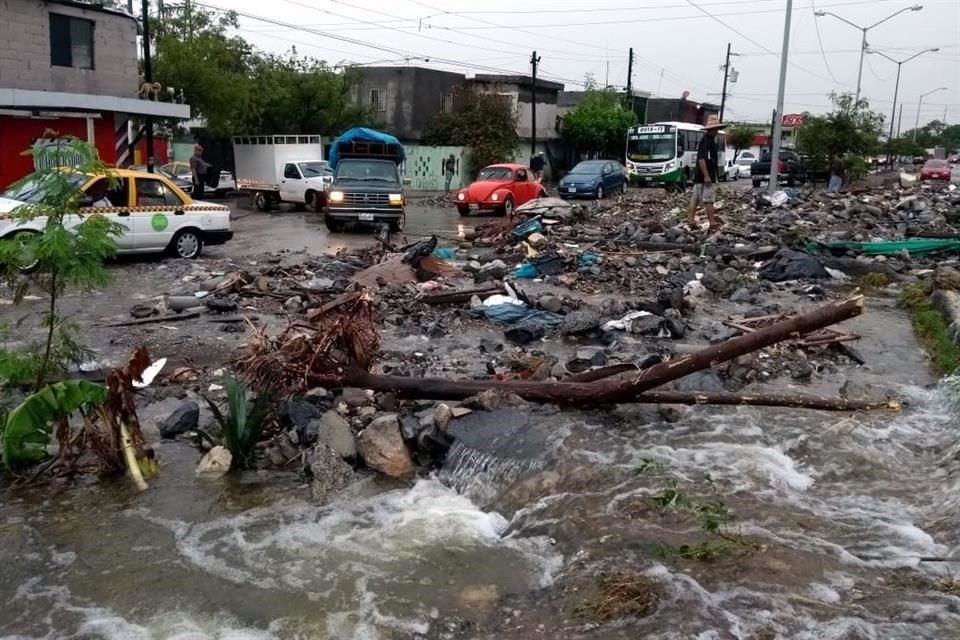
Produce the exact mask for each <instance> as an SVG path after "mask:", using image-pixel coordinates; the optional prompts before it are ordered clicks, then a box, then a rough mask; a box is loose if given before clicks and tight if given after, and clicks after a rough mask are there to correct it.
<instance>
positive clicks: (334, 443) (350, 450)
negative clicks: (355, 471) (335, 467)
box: [317, 411, 357, 459]
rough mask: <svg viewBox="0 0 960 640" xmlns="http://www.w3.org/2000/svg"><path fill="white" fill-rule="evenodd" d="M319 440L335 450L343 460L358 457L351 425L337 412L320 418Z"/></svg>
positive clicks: (327, 413)
mask: <svg viewBox="0 0 960 640" xmlns="http://www.w3.org/2000/svg"><path fill="white" fill-rule="evenodd" d="M317 440H318V441H319V442H320V443H321V444H324V445H326V446H328V447H330V448H331V449H333V450H334V451H335V452H336V453H337V455H338V456H340V457H341V458H348V459H349V458H355V457H356V456H357V442H356V439H355V438H354V436H353V429H351V428H350V424H349V423H348V422H347V421H346V420H344V419H343V417H341V415H340V414H339V413H337V412H336V411H327V412H326V413H325V414H323V416H322V417H321V418H320V424H319V428H318V430H317Z"/></svg>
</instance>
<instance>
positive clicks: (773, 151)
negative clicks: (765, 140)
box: [769, 0, 793, 193]
mask: <svg viewBox="0 0 960 640" xmlns="http://www.w3.org/2000/svg"><path fill="white" fill-rule="evenodd" d="M792 16H793V0H787V13H786V17H785V18H784V19H783V48H782V49H781V50H780V86H779V87H778V88H777V111H776V117H775V118H774V119H773V131H772V133H773V143H772V144H771V145H770V186H769V189H770V193H773V192H775V191H776V190H777V187H778V186H779V185H778V184H777V176H778V175H779V173H780V136H781V135H783V94H784V92H785V91H786V87H787V54H788V53H789V51H790V18H791V17H792Z"/></svg>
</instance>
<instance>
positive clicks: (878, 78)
mask: <svg viewBox="0 0 960 640" xmlns="http://www.w3.org/2000/svg"><path fill="white" fill-rule="evenodd" d="M863 59H864V60H866V61H867V69H869V70H870V75H872V76H873V77H874V78H876V79H877V80H879V81H880V82H888V81H889V80H890V78H892V77H893V74H892V73H891V74H890V75H889V76H887V77H886V78H881V77H880V76H878V75H877V72H876V71H875V70H874V68H873V64H872V63H871V62H870V56H863Z"/></svg>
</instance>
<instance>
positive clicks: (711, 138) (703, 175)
mask: <svg viewBox="0 0 960 640" xmlns="http://www.w3.org/2000/svg"><path fill="white" fill-rule="evenodd" d="M722 128H723V125H722V124H720V120H719V119H718V118H717V116H710V117H708V118H707V124H706V125H705V126H704V136H703V138H702V139H701V140H700V144H699V146H697V166H696V169H695V170H694V177H693V192H692V193H691V194H690V205H689V206H688V207H687V224H688V225H690V228H691V229H693V228H694V226H695V225H696V224H697V205H698V204H700V203H701V202H702V203H703V208H704V209H705V210H706V212H707V219H708V220H709V221H710V227H709V228H710V229H713V228H714V227H717V226H719V224H720V223H719V222H718V221H717V214H716V213H715V212H714V210H713V198H714V186H715V185H716V184H717V140H716V138H717V132H718V131H719V130H720V129H722Z"/></svg>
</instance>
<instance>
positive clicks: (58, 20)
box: [50, 13, 93, 69]
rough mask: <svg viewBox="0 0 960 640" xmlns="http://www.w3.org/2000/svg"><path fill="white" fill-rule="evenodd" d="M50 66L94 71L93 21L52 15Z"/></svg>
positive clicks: (57, 14) (56, 14)
mask: <svg viewBox="0 0 960 640" xmlns="http://www.w3.org/2000/svg"><path fill="white" fill-rule="evenodd" d="M50 64H51V65H53V66H55V67H73V68H75V69H93V20H84V19H83V18H74V17H71V16H64V15H60V14H59V13H51V14H50Z"/></svg>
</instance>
